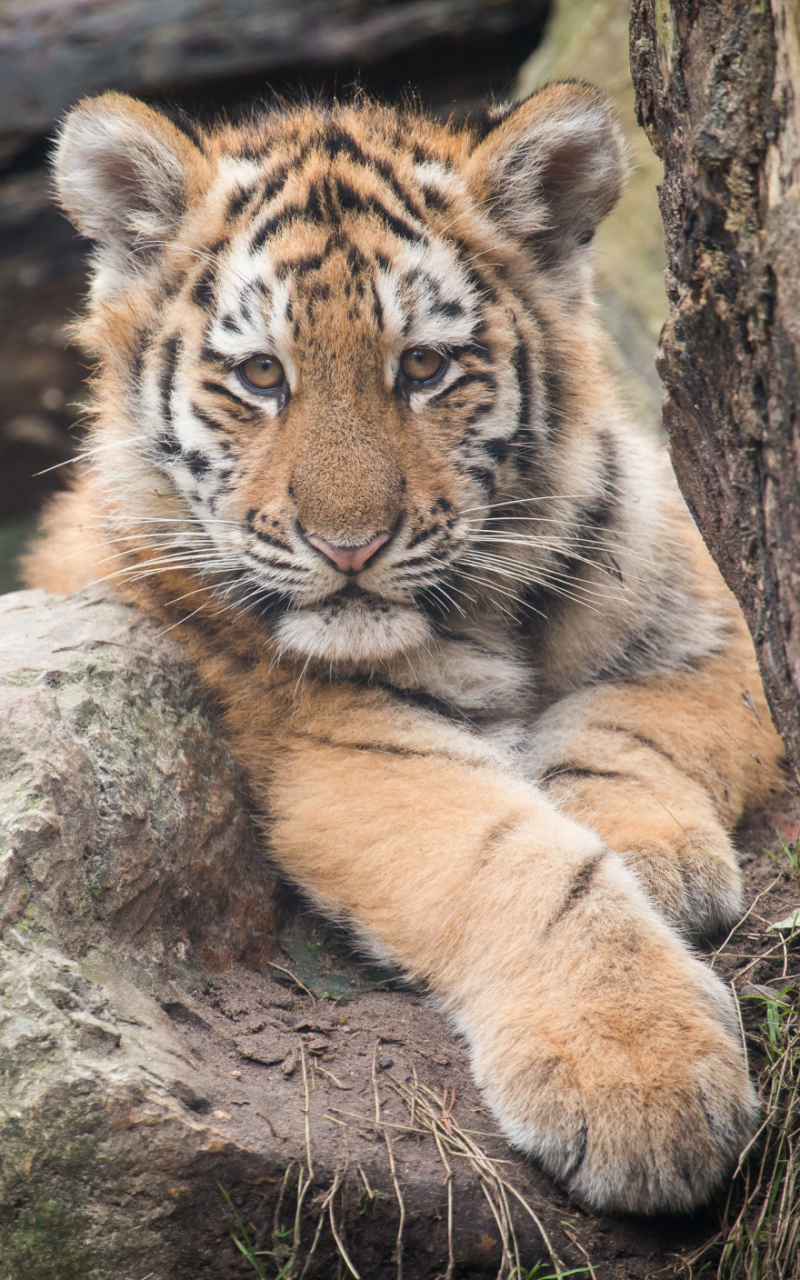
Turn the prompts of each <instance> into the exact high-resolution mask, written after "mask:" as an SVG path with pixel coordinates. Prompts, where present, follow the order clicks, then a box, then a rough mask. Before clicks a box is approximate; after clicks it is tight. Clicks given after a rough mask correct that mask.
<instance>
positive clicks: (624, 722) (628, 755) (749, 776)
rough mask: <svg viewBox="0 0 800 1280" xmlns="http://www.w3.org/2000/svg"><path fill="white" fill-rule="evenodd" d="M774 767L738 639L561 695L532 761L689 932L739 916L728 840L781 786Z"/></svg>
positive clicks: (764, 716) (561, 803)
mask: <svg viewBox="0 0 800 1280" xmlns="http://www.w3.org/2000/svg"><path fill="white" fill-rule="evenodd" d="M742 631H743V628H742ZM781 765H782V745H781V742H780V739H779V738H778V735H777V734H776V732H775V730H774V729H773V727H772V723H771V721H770V717H769V711H768V709H767V706H766V703H765V700H764V696H763V692H762V689H761V683H760V680H759V676H758V672H757V669H756V666H755V659H754V657H753V654H752V649H751V646H750V642H749V637H747V636H746V634H742V633H741V632H740V633H739V634H737V635H734V636H732V637H731V638H730V639H729V641H728V643H727V645H726V647H725V649H724V650H723V652H722V653H721V654H719V655H718V656H717V657H715V658H714V659H712V660H709V661H707V662H706V663H704V664H703V665H702V666H699V667H696V668H692V669H690V670H686V671H681V672H669V673H661V674H656V675H653V676H648V677H646V678H640V679H638V680H636V681H635V682H630V683H619V684H610V683H609V684H599V685H596V686H594V687H592V688H590V689H585V690H583V691H581V692H580V693H576V694H573V695H571V696H569V697H567V698H565V699H563V700H562V701H561V702H559V703H557V704H556V705H555V706H554V707H552V708H551V709H550V710H549V711H547V712H546V713H545V714H544V715H543V716H542V717H541V719H540V720H539V722H538V723H537V726H536V730H535V738H534V743H533V747H532V751H531V758H530V767H531V771H532V773H533V774H534V776H535V777H537V778H538V779H539V780H540V784H541V786H542V787H543V789H544V790H545V791H546V793H547V794H548V795H549V796H550V798H551V799H552V800H553V801H554V802H555V803H556V804H557V805H558V807H559V808H560V809H561V811H562V812H564V813H567V814H570V815H571V816H573V817H574V818H576V819H577V820H578V821H580V822H583V823H585V824H586V825H588V826H590V827H591V828H592V830H594V831H596V832H597V833H598V834H599V835H600V836H601V837H602V838H603V840H604V841H605V842H606V843H607V844H608V845H609V846H610V847H611V848H612V849H615V850H617V851H618V852H619V853H620V854H621V856H622V857H623V858H624V860H625V861H626V863H627V864H628V866H629V867H630V868H631V869H632V870H633V871H634V873H635V874H636V876H637V878H638V879H639V881H640V883H641V884H642V885H643V887H644V889H645V890H646V892H647V894H648V896H649V897H650V899H651V901H652V902H653V903H654V904H655V905H657V906H658V907H659V909H660V910H661V911H662V912H663V913H664V914H665V915H666V917H667V918H668V919H669V920H670V921H671V922H672V923H673V924H676V925H678V926H679V927H681V928H682V929H686V930H688V931H690V932H702V931H707V930H715V929H719V928H727V927H729V926H730V925H731V924H733V923H734V921H735V920H736V918H737V916H739V915H740V914H741V904H742V882H741V875H740V872H739V867H738V860H737V857H736V852H735V850H734V848H733V845H732V843H731V840H730V837H729V832H730V831H731V829H732V828H733V827H734V826H735V824H736V822H737V821H738V820H739V818H740V817H741V816H742V814H743V812H744V811H745V810H746V809H748V808H752V807H753V806H756V805H759V804H764V803H765V802H766V801H767V799H768V798H769V796H770V794H771V793H772V792H774V791H775V789H776V788H777V787H780V785H781V781H782V779H781Z"/></svg>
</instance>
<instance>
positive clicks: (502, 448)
mask: <svg viewBox="0 0 800 1280" xmlns="http://www.w3.org/2000/svg"><path fill="white" fill-rule="evenodd" d="M481 448H482V449H485V450H486V452H487V453H488V455H489V457H490V458H491V459H492V461H493V462H498V463H501V462H505V460H506V458H507V457H508V455H509V453H510V452H511V445H510V444H509V442H508V440H503V439H502V438H501V437H500V436H497V437H495V438H494V439H493V440H482V441H481Z"/></svg>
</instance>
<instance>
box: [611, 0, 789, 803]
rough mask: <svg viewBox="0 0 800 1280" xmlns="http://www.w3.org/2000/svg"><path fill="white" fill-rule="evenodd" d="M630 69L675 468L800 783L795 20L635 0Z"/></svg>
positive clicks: (781, 2)
mask: <svg viewBox="0 0 800 1280" xmlns="http://www.w3.org/2000/svg"><path fill="white" fill-rule="evenodd" d="M631 66H632V71H633V79H634V84H635V86H636V93H637V109H638V116H639V120H640V123H641V124H642V125H643V126H644V128H645V130H646V131H647V133H648V136H649V138H650V141H651V143H652V145H653V147H654V149H655V150H656V151H657V152H658V154H659V155H660V156H662V158H663V160H664V173H665V176H664V183H663V186H662V187H661V191H660V200H661V213H662V218H663V221H664V229H665V233H666V246H667V261H668V269H667V292H668V296H669V302H670V315H669V319H668V321H667V324H666V325H665V328H664V331H663V334H662V337H661V344H660V350H659V358H658V368H659V372H660V374H661V378H662V381H663V384H664V424H665V427H666V429H667V432H668V434H669V438H670V446H671V452H672V459H673V463H674V466H675V471H676V473H677V476H678V481H679V483H680V486H681V489H682V490H683V493H684V496H685V497H686V500H687V502H688V503H689V506H690V507H691V509H692V511H693V513H694V516H695V519H696V520H697V523H698V525H699V527H700V529H701V532H702V533H703V536H704V538H705V540H706V542H707V543H708V545H709V547H710V549H711V551H712V554H713V555H714V557H715V559H716V560H717V563H718V564H719V566H720V569H721V570H722V572H723V574H724V576H725V579H726V581H727V583H728V585H729V586H730V587H731V589H732V590H733V591H734V593H735V594H736V596H737V597H738V599H739V602H740V604H741V606H742V608H743V610H744V613H745V616H746V618H747V621H748V625H749V627H750V630H751V632H752V635H753V639H754V641H755V645H756V652H757V654H758V660H759V664H760V667H761V673H762V676H763V679H764V685H765V689H766V693H767V697H768V700H769V704H770V707H771V710H772V714H773V717H774V719H775V723H776V725H777V727H778V729H779V731H780V733H781V734H782V736H783V739H784V742H785V744H786V749H787V753H788V756H789V760H790V763H791V765H792V767H793V770H794V773H795V777H796V778H797V779H798V780H800V563H798V549H799V548H800V441H798V408H799V407H800V395H799V393H800V368H799V366H800V252H798V245H800V181H799V179H800V14H799V13H798V9H797V6H796V4H793V3H792V0H771V3H770V0H758V2H756V0H748V3H746V4H731V3H730V0H633V6H632V14H631Z"/></svg>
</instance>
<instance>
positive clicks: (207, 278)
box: [192, 267, 217, 311]
mask: <svg viewBox="0 0 800 1280" xmlns="http://www.w3.org/2000/svg"><path fill="white" fill-rule="evenodd" d="M216 277H217V273H216V271H215V269H214V268H213V267H206V268H205V269H204V270H203V271H202V272H201V274H200V275H199V276H198V277H197V279H196V280H195V282H194V285H193V287H192V302H193V303H194V304H195V306H197V307H200V308H202V310H204V311H207V310H209V309H210V308H211V307H213V305H214V283H215V281H216Z"/></svg>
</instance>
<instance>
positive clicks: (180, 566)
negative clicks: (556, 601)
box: [56, 84, 624, 663]
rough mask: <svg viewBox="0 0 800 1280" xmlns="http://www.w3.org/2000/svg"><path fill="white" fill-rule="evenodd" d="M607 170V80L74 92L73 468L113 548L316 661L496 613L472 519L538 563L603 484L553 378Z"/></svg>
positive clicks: (64, 138)
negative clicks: (402, 98) (439, 99)
mask: <svg viewBox="0 0 800 1280" xmlns="http://www.w3.org/2000/svg"><path fill="white" fill-rule="evenodd" d="M623 171H624V157H623V150H622V144H621V141H620V136H619V133H618V131H617V128H616V125H615V124H614V122H613V120H612V118H611V115H610V113H609V109H608V107H607V105H606V103H605V101H604V99H603V98H602V97H601V96H600V95H599V94H598V93H596V92H595V91H594V90H592V89H590V88H588V87H587V86H582V85H574V84H569V85H554V86H550V87H549V88H548V89H547V90H545V91H542V92H541V93H539V94H537V95H534V97H533V98H531V99H529V100H528V101H527V102H525V103H522V104H521V105H519V106H516V107H510V108H501V109H497V110H495V111H494V112H493V113H490V114H488V115H487V116H486V118H485V119H484V120H483V121H482V122H481V123H480V124H466V125H464V126H463V127H455V126H451V125H443V124H435V123H433V122H430V121H428V120H426V119H424V118H423V117H421V116H419V115H415V114H413V113H412V114H409V113H404V112H399V111H394V110H390V109H387V108H383V107H378V106H376V105H375V104H372V103H361V104H357V105H354V106H333V107H322V106H317V107H313V106H308V107H302V108H299V109H283V108H276V109H274V110H271V111H267V112H265V113H264V114H263V115H261V116H258V117H255V118H254V119H253V120H252V121H250V122H249V123H247V124H245V125H242V126H240V127H233V126H229V125H225V126H220V127H216V128H213V129H211V130H208V131H205V130H203V129H201V128H199V127H191V128H188V127H187V126H186V125H185V124H182V125H181V126H178V125H176V124H175V123H173V122H171V121H170V120H169V119H167V118H166V117H165V116H163V115H161V114H159V113H157V112H155V111H153V110H151V109H150V108H148V107H145V106H144V105H142V104H140V103H137V102H134V101H133V100H131V99H128V98H125V97H122V96H120V95H116V94H106V95H103V96H101V97H99V98H97V99H94V100H89V101H87V102H85V103H84V104H82V105H81V106H79V107H78V108H77V109H76V110H75V111H74V112H73V113H72V114H71V116H70V117H68V119H67V122H66V125H65V127H64V129H63V132H62V134H61V137H60V140H59V144H58V150H57V156H56V177H57V183H58V189H59V193H60V197H61V200H62V202H63V204H64V206H65V207H66V209H67V211H68V212H69V214H70V216H71V217H72V218H73V220H74V221H75V223H76V224H77V226H78V227H79V228H80V229H81V230H82V231H84V232H85V233H86V234H87V235H89V236H90V237H91V238H92V239H93V240H94V241H95V242H96V245H97V249H96V256H95V262H94V282H93V290H92V304H91V308H92V310H91V316H90V320H89V324H88V326H87V330H86V333H87V335H88V339H89V342H90V343H91V344H92V345H93V346H94V347H95V349H96V350H97V351H98V353H99V354H100V358H101V372H100V389H99V417H100V419H101V421H102V424H103V433H104V440H103V441H101V446H102V447H101V449H100V450H99V451H98V453H97V455H96V459H95V463H94V466H95V468H96V470H97V471H98V473H99V474H100V476H101V481H102V487H103V490H104V492H105V494H106V497H107V505H108V510H109V512H110V513H112V516H113V514H114V513H116V516H115V517H114V518H117V519H118V520H120V521H121V522H122V527H124V530H125V535H126V536H127V539H128V544H127V546H126V547H124V548H123V550H124V554H125V555H126V556H127V557H128V558H129V559H130V560H131V562H132V563H134V564H135V563H136V562H137V561H138V562H139V563H140V564H141V565H143V566H145V567H144V568H143V569H142V572H143V573H145V572H147V568H146V566H148V565H151V564H153V565H158V563H159V556H160V557H161V559H160V564H161V566H162V568H163V572H164V573H165V574H166V573H167V572H169V573H171V574H172V575H173V576H174V577H175V579H176V580H177V581H178V582H179V583H185V585H186V596H187V599H188V600H189V601H190V607H192V606H191V601H192V599H193V593H194V592H195V591H197V590H200V588H197V587H195V585H194V584H195V583H196V582H198V581H199V582H200V583H202V584H203V585H204V586H210V587H211V588H213V590H214V592H215V593H216V597H217V599H218V601H219V602H222V603H224V604H225V605H228V604H230V606H231V607H232V608H233V609H241V610H247V611H249V612H250V613H255V614H257V615H259V616H260V617H263V619H264V620H265V623H266V624H267V627H268V630H269V633H270V634H271V635H272V636H274V637H275V638H276V639H277V641H278V644H279V645H280V647H281V648H282V649H285V650H287V651H289V652H291V653H293V654H295V655H299V656H300V657H305V658H311V659H315V660H316V659H318V660H321V661H323V662H331V663H337V662H351V663H352V662H356V663H358V662H367V663H370V662H375V661H378V660H381V659H386V658H390V657H392V656H393V655H395V654H397V653H400V652H410V651H412V650H415V649H420V648H422V647H424V646H425V645H426V644H427V643H428V642H429V641H430V640H431V638H432V636H433V634H434V632H435V629H436V628H437V626H440V625H441V619H442V618H443V617H446V616H447V615H448V614H451V613H453V611H458V613H459V614H460V615H462V616H465V615H466V614H468V613H470V612H474V610H475V609H476V608H478V607H483V606H484V605H485V606H487V607H488V605H489V604H491V601H492V600H494V602H495V604H496V605H497V606H498V607H500V608H503V607H504V606H503V596H504V595H505V596H507V595H508V594H509V593H508V591H507V590H506V591H505V592H504V591H503V587H502V580H503V573H506V572H507V570H506V569H503V568H500V569H498V566H497V565H495V564H493V563H492V558H491V556H489V555H487V554H486V553H485V552H481V550H480V539H481V531H482V530H485V529H486V527H487V522H489V524H491V522H494V525H493V527H494V529H495V531H496V529H497V527H498V522H502V521H504V520H506V518H507V519H508V520H509V521H512V522H513V521H516V522H517V523H516V524H513V523H511V524H509V525H508V526H507V527H508V528H509V529H510V530H511V531H512V532H513V533H514V534H517V535H518V534H520V533H521V532H522V530H521V528H520V522H522V524H524V527H525V530H534V531H535V530H536V529H538V530H539V533H540V534H541V532H542V530H544V531H546V532H548V534H549V536H548V537H541V536H540V537H539V538H538V541H537V539H536V538H535V537H533V538H529V539H528V541H527V543H526V544H525V546H524V551H523V549H522V547H523V542H522V540H520V539H519V538H518V539H517V544H518V546H519V550H518V551H517V550H515V549H514V544H513V542H512V545H511V549H510V551H509V552H508V554H507V555H506V557H505V558H506V559H509V557H511V558H513V557H514V556H515V555H518V556H519V557H520V558H524V561H525V572H526V573H527V574H528V578H529V580H533V581H539V582H541V583H546V582H547V578H548V573H553V574H556V573H561V574H563V565H564V560H565V556H567V558H568V554H569V540H570V537H573V538H574V537H575V529H577V528H584V527H585V519H583V520H581V519H579V518H578V517H579V516H580V517H586V515H587V512H589V513H590V514H591V512H592V511H593V510H596V509H597V508H598V507H602V508H603V510H604V511H605V508H606V507H607V504H608V502H609V486H608V483H607V477H606V478H605V479H604V476H603V467H602V461H603V459H602V456H601V455H602V448H601V446H600V445H599V444H598V443H597V441H596V440H595V439H594V437H592V435H591V433H586V432H584V437H582V438H581V440H580V441H579V443H578V444H576V442H575V439H572V440H571V441H570V442H568V443H565V434H567V433H565V428H564V422H563V418H564V414H565V407H564V403H563V400H564V395H565V392H564V386H565V385H566V383H567V382H568V381H569V379H570V378H572V381H573V382H575V381H576V379H577V380H578V381H579V380H580V376H581V375H583V376H589V377H591V369H592V367H593V361H596V357H595V355H594V353H593V351H592V350H591V340H590V339H589V338H586V337H585V333H586V332H587V331H586V330H585V329H584V328H582V327H581V326H582V325H584V324H585V323H586V317H587V315H588V307H587V288H586V267H585V258H586V245H587V244H588V242H589V240H590V239H591V236H592V233H593V231H594V228H595V226H596V224H597V222H598V221H599V220H600V218H602V217H603V216H604V215H605V213H606V212H608V210H609V209H610V208H611V206H612V205H613V203H614V201H615V200H616V198H617V196H618V194H619V190H620V187H621V183H622V179H623ZM559 343H560V344H561V345H560V347H559ZM576 347H577V350H576ZM567 348H569V349H570V351H571V356H570V360H571V361H572V366H573V367H572V372H571V373H570V372H569V371H567V370H566V369H565V368H564V367H563V359H562V357H561V355H560V354H559V352H560V350H562V351H563V350H565V349H567ZM578 416H580V415H578ZM573 434H574V433H573ZM578 435H580V431H578ZM115 444H116V449H115V448H114V445H115ZM106 446H107V447H106ZM576 448H579V450H580V452H581V464H580V466H578V467H577V469H576V467H575V466H574V458H573V459H572V462H569V460H568V459H567V454H568V453H569V452H570V450H572V452H573V454H574V451H575V449H576ZM567 471H569V477H570V478H569V480H567V479H566V478H565V476H566V473H567ZM537 503H538V505H536V504H537ZM604 504H605V506H604ZM537 522H538V523H537ZM556 526H557V527H556ZM570 531H571V532H570ZM579 558H580V557H579ZM498 577H499V581H498V580H497V579H498ZM493 592H494V595H493V594H492V593H493Z"/></svg>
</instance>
